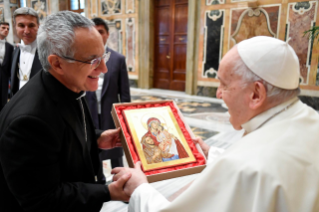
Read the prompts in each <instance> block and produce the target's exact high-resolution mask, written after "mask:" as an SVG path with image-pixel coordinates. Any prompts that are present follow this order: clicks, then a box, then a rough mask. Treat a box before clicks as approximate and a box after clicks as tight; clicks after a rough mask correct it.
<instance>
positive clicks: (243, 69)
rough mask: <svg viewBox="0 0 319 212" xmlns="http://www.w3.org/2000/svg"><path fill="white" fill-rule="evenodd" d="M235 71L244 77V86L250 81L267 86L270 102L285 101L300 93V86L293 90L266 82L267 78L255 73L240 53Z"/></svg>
mask: <svg viewBox="0 0 319 212" xmlns="http://www.w3.org/2000/svg"><path fill="white" fill-rule="evenodd" d="M233 68H234V69H233V70H234V73H235V74H236V75H238V76H241V77H242V79H241V80H242V83H243V87H245V86H248V85H249V84H250V83H253V82H256V81H260V82H261V83H262V84H263V85H264V86H265V88H266V91H267V98H268V101H270V102H278V103H281V102H284V101H286V100H288V99H290V98H293V97H296V96H298V95H299V93H300V88H299V87H298V88H297V89H293V90H287V89H282V88H278V87H276V86H273V85H271V84H270V83H268V82H266V81H265V80H263V79H261V78H260V77H259V76H257V75H256V74H255V73H253V72H252V71H251V70H250V69H249V68H248V67H247V66H246V64H245V63H244V61H243V60H242V59H241V58H240V56H239V55H238V58H236V59H235V61H234V66H233Z"/></svg>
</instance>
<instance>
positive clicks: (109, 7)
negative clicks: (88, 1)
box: [101, 0, 122, 15]
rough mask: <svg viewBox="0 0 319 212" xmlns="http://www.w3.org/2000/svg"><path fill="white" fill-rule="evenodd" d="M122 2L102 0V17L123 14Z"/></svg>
mask: <svg viewBox="0 0 319 212" xmlns="http://www.w3.org/2000/svg"><path fill="white" fill-rule="evenodd" d="M121 6H122V5H121V0H102V1H101V10H102V15H112V14H120V13H121V8H122V7H121Z"/></svg>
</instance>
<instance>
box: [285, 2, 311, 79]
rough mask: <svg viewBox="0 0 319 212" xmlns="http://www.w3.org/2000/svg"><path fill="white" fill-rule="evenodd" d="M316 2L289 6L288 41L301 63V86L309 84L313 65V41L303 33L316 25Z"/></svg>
mask: <svg viewBox="0 0 319 212" xmlns="http://www.w3.org/2000/svg"><path fill="white" fill-rule="evenodd" d="M316 7H317V2H316V1H310V2H298V3H290V4H288V12H287V21H286V23H287V31H286V36H285V38H286V40H287V39H288V38H290V41H289V44H290V45H291V46H292V48H293V49H294V50H295V52H296V54H297V56H298V58H299V63H300V75H301V80H302V81H301V84H308V81H309V79H308V76H309V71H310V63H311V41H309V40H308V38H307V37H304V36H303V32H304V31H306V30H308V29H310V27H311V26H313V25H314V24H315V17H316Z"/></svg>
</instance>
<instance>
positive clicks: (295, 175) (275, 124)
mask: <svg viewBox="0 0 319 212" xmlns="http://www.w3.org/2000/svg"><path fill="white" fill-rule="evenodd" d="M287 106H288V108H287ZM285 108H286V110H285ZM243 128H244V129H245V130H246V133H248V134H247V135H245V136H244V137H242V138H241V139H240V140H239V141H237V142H236V143H235V144H233V146H231V147H230V148H229V149H227V150H226V151H225V152H224V153H223V154H221V155H220V156H219V157H217V158H216V159H215V160H214V162H212V163H210V164H209V165H208V166H207V167H206V168H205V169H204V170H203V172H202V173H201V174H200V175H199V177H198V178H197V179H196V180H195V181H194V182H193V183H192V185H191V186H190V187H189V188H188V189H187V190H186V191H185V192H184V193H182V194H181V195H180V196H178V197H177V198H176V199H175V200H174V201H173V202H169V201H168V200H167V199H166V198H165V197H163V196H162V195H161V194H160V193H159V192H158V191H156V190H155V189H154V188H153V187H151V186H150V185H149V184H146V183H145V184H142V185H140V186H139V187H138V188H137V189H136V190H135V191H134V192H133V194H132V196H131V199H130V203H129V211H136V212H151V211H152V212H153V211H165V212H168V211H171V212H176V211H183V212H184V211H196V212H204V211H207V212H208V211H209V212H215V211H216V212H230V211H232V212H273V211H280V212H288V211H289V212H310V211H313V212H315V211H316V212H317V211H319V115H318V113H317V112H316V111H315V110H313V109H312V108H310V107H308V106H306V105H305V104H303V103H302V102H301V101H299V100H298V99H297V98H294V99H292V100H289V101H287V102H285V103H283V104H281V105H278V106H276V107H274V108H271V109H270V110H268V111H266V112H264V113H262V114H260V115H258V116H256V117H254V118H253V119H251V120H250V121H249V122H247V123H245V124H244V125H243ZM209 154H210V153H209Z"/></svg>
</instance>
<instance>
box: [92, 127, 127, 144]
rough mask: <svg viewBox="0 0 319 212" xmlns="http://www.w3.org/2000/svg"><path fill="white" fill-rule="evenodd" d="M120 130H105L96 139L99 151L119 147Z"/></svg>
mask: <svg viewBox="0 0 319 212" xmlns="http://www.w3.org/2000/svg"><path fill="white" fill-rule="evenodd" d="M120 130H121V128H117V129H111V130H105V131H104V132H103V133H102V134H101V136H100V137H99V138H98V139H97V145H98V147H99V148H100V149H111V148H114V147H121V146H122V144H121V140H120Z"/></svg>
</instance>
